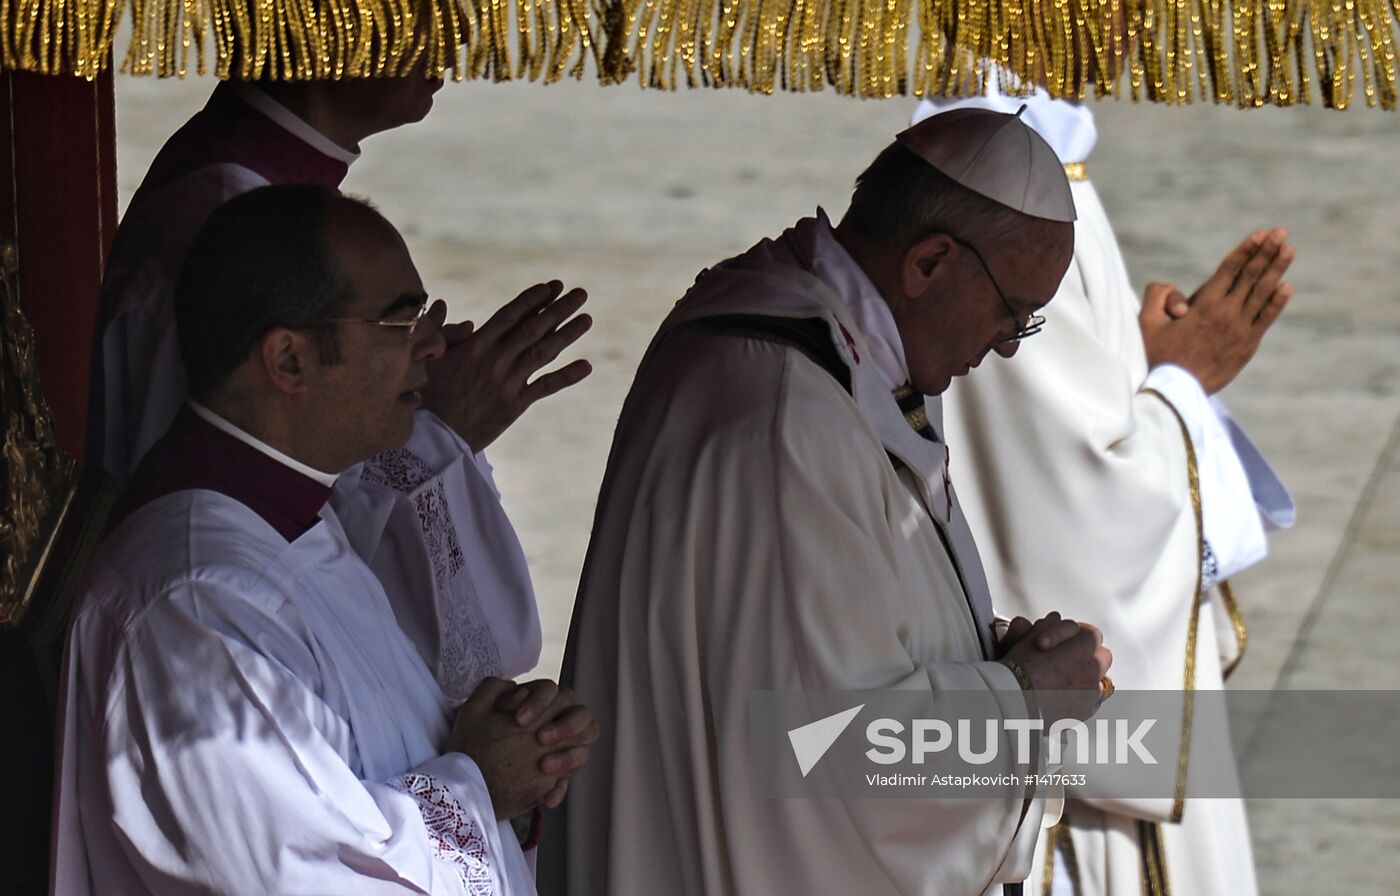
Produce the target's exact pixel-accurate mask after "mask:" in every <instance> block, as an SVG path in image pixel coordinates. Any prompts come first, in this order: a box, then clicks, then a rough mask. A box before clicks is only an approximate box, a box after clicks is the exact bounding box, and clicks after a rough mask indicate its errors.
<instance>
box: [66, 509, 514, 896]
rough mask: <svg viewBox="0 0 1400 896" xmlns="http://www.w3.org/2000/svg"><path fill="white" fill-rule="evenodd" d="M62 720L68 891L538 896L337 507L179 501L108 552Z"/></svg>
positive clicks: (129, 525)
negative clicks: (278, 514)
mask: <svg viewBox="0 0 1400 896" xmlns="http://www.w3.org/2000/svg"><path fill="white" fill-rule="evenodd" d="M64 689H65V698H64V702H63V706H62V709H61V731H60V754H59V776H60V777H59V788H58V804H57V819H56V825H55V827H56V834H55V844H56V845H55V864H54V869H53V870H54V892H55V893H58V894H60V896H82V894H88V893H94V894H95V893H101V894H109V893H110V894H139V893H154V894H174V893H196V892H198V893H230V894H246V893H433V894H438V893H441V894H472V896H486V894H529V893H533V892H534V887H533V881H532V876H531V873H530V870H529V868H528V867H527V865H526V861H525V857H524V856H523V855H522V853H521V849H520V845H519V842H518V841H517V840H516V838H515V835H514V832H513V830H512V828H511V826H510V824H509V823H498V822H497V821H496V819H495V814H494V812H493V810H492V807H491V800H490V796H489V794H488V793H487V791H486V786H485V783H484V781H483V780H482V777H481V774H480V771H479V770H478V769H477V767H476V765H475V764H474V763H473V762H472V761H471V760H470V759H469V758H468V757H466V756H464V755H462V754H460V753H447V754H443V746H444V744H445V741H446V738H447V733H448V729H449V721H450V718H451V709H452V706H453V705H454V704H453V701H452V700H451V699H450V698H449V697H448V696H447V695H446V694H444V693H443V691H442V689H441V688H440V687H439V686H438V685H437V683H436V682H435V681H434V680H433V676H432V673H431V671H430V670H429V669H428V668H427V666H426V665H425V664H424V663H423V661H422V659H421V657H420V656H419V655H418V652H417V651H416V650H415V648H414V646H413V645H412V644H411V643H410V642H409V640H408V639H407V638H406V637H405V636H404V634H403V632H402V631H401V630H400V629H399V628H398V626H397V625H396V624H395V622H394V615H393V611H392V610H391V609H390V607H389V604H388V601H387V599H386V596H385V594H384V590H383V588H382V587H381V586H380V584H379V582H378V580H377V579H376V577H375V576H374V574H373V573H371V571H370V570H369V569H368V568H367V567H366V566H365V565H364V563H363V562H362V561H361V560H360V559H359V558H358V557H357V556H356V555H355V553H354V552H353V551H351V550H350V546H349V544H348V541H347V536H346V534H345V532H344V530H343V529H342V527H341V524H340V521H339V519H338V518H337V516H336V514H335V512H334V511H333V510H332V509H330V508H329V507H326V508H324V509H323V511H322V514H321V520H320V522H319V523H317V524H316V525H315V526H313V527H312V528H311V529H310V530H309V531H307V532H306V533H305V534H304V535H302V536H301V537H299V538H297V539H296V540H295V541H293V542H291V543H290V544H289V543H288V542H287V541H286V539H285V538H283V537H282V536H281V535H279V534H278V533H277V532H276V531H275V530H274V529H273V528H272V527H271V526H269V525H268V524H267V523H266V522H264V520H263V519H262V518H261V517H259V516H258V515H257V514H255V513H254V512H253V511H251V510H249V509H248V508H247V507H245V506H244V505H243V504H241V503H239V502H237V501H235V500H233V499H232V498H229V497H227V496H225V495H222V494H219V493H216V492H212V491H205V490H188V491H180V492H175V493H173V494H170V495H166V496H164V497H161V498H159V499H157V500H155V501H153V502H152V503H150V504H147V505H146V506H144V507H142V508H140V509H139V510H137V511H136V512H135V513H133V514H132V515H131V516H130V517H128V518H127V519H125V520H124V521H123V522H122V523H121V524H120V525H119V526H118V527H117V529H116V530H115V531H114V532H113V534H112V535H111V536H110V537H109V538H108V540H107V541H106V542H105V543H104V545H103V547H102V548H101V550H100V552H99V554H98V556H97V558H96V559H95V561H94V564H93V567H92V568H91V570H90V579H89V581H88V584H87V587H86V589H85V595H84V599H83V603H82V605H81V607H80V610H79V613H78V615H77V617H76V619H75V621H74V624H73V631H72V634H71V637H70V643H69V652H68V664H67V669H66V672H65V685H64Z"/></svg>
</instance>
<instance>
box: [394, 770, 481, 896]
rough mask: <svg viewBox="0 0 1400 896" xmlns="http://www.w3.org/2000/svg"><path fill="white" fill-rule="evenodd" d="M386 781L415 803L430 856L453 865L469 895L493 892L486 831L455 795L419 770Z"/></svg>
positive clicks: (476, 895)
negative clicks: (425, 835) (430, 851)
mask: <svg viewBox="0 0 1400 896" xmlns="http://www.w3.org/2000/svg"><path fill="white" fill-rule="evenodd" d="M386 783H387V784H388V785H389V786H390V787H392V788H394V789H395V790H398V791H400V792H402V793H406V794H408V795H409V796H411V797H413V799H414V801H415V802H417V803H418V811H419V812H421V813H422V815H423V825H424V826H425V827H426V828H427V829H428V840H429V843H430V845H431V846H432V850H433V855H434V857H435V858H437V859H438V860H439V861H441V862H446V863H448V864H450V865H453V866H455V870H456V871H457V874H458V876H459V877H460V878H461V880H462V887H463V888H464V889H465V890H466V892H467V893H469V894H471V896H497V889H496V875H495V874H493V873H492V870H491V857H490V855H489V851H488V849H487V845H486V844H487V841H486V833H485V832H484V831H482V830H481V827H480V826H479V825H478V824H477V823H476V821H475V819H473V818H472V816H471V814H470V813H468V812H467V810H466V809H465V808H464V807H463V806H462V804H461V802H460V801H459V800H458V799H457V797H456V795H455V794H454V793H453V792H452V791H451V790H450V789H449V788H448V787H447V786H446V785H444V784H442V783H440V782H439V781H438V780H437V779H436V778H434V777H433V776H431V775H426V774H422V773H420V772H410V773H409V774H406V775H402V776H400V777H398V778H394V779H393V780H390V781H388V782H386Z"/></svg>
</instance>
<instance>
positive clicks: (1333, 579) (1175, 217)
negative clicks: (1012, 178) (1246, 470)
mask: <svg viewBox="0 0 1400 896" xmlns="http://www.w3.org/2000/svg"><path fill="white" fill-rule="evenodd" d="M210 86H211V82H208V81H200V80H197V79H190V80H187V81H184V82H177V81H165V82H158V81H155V80H152V79H134V78H125V77H122V78H118V81H117V97H118V105H117V133H118V166H119V167H118V181H119V186H120V191H121V202H122V204H123V207H124V206H125V203H126V201H127V200H128V199H129V198H130V195H131V193H132V191H133V190H134V189H135V187H136V185H137V183H139V181H140V178H141V176H142V174H143V173H144V171H145V169H146V167H147V165H148V164H149V162H150V159H151V158H152V157H153V156H154V153H155V151H156V150H157V149H158V148H159V146H160V144H161V142H162V141H163V140H164V139H165V137H166V136H168V135H169V134H170V133H171V132H173V131H174V129H175V128H176V127H178V126H179V124H180V123H181V122H183V121H184V120H185V119H186V118H187V117H188V116H189V115H190V114H191V113H192V112H193V111H195V110H196V109H197V108H198V107H199V106H200V105H201V104H202V103H203V101H204V98H205V97H206V96H207V94H208V91H209V89H210ZM911 107H912V103H909V102H905V101H889V102H873V101H858V100H850V99H843V98H840V97H836V96H834V95H831V94H829V93H828V94H819V95H795V96H794V95H788V96H777V97H756V96H748V95H746V94H742V93H738V92H732V91H714V90H698V91H691V92H685V93H680V94H677V95H667V94H660V93H654V92H647V91H641V90H638V89H637V88H636V87H635V85H632V84H629V85H624V86H620V87H614V88H609V89H600V88H598V87H596V85H593V84H575V83H572V82H570V83H564V84H560V85H553V86H550V87H548V88H544V87H541V86H539V85H534V84H505V85H490V84H451V83H449V84H448V85H447V86H446V87H445V88H444V89H443V90H442V91H441V92H440V93H439V94H438V97H437V104H436V109H435V111H434V112H433V114H432V115H430V116H429V118H428V119H427V121H425V122H424V123H422V124H420V125H417V126H414V127H411V128H406V129H402V130H400V131H397V132H393V133H390V134H386V135H382V136H379V137H376V138H373V139H372V140H370V141H368V142H367V143H366V146H365V150H366V154H365V157H364V158H363V159H362V160H361V161H360V162H359V163H357V164H356V166H355V167H354V169H353V170H352V172H351V175H350V178H349V181H348V183H347V185H346V189H347V190H348V191H350V192H354V193H359V194H363V195H367V196H369V197H372V198H373V199H374V200H375V202H376V203H377V204H378V205H379V206H380V207H381V209H383V211H384V212H385V214H386V215H387V216H388V217H389V219H390V220H392V221H393V222H395V224H397V225H398V226H399V227H400V229H401V230H402V231H403V232H404V234H405V237H406V238H407V240H408V243H409V246H410V248H411V249H412V251H413V252H414V256H415V259H416V261H417V263H418V266H419V268H420V270H421V272H422V273H423V277H424V281H425V283H426V284H427V285H428V289H429V291H430V292H431V293H433V294H434V295H436V296H441V297H444V298H448V299H449V301H450V302H451V303H452V310H453V314H454V316H467V317H472V318H473V319H475V320H476V321H477V322H478V323H480V322H481V321H482V320H484V317H485V316H486V315H487V314H488V313H489V312H490V311H491V310H492V309H494V308H495V307H497V306H498V305H500V304H501V303H502V302H504V301H505V300H506V299H508V298H510V297H512V296H514V295H515V294H516V293H517V292H518V291H519V290H520V289H521V288H523V287H525V286H527V285H529V284H531V283H534V282H538V281H542V280H547V279H550V278H559V279H562V280H564V281H565V282H566V283H568V284H570V285H575V284H576V285H583V286H585V287H587V288H588V289H589V291H590V294H591V296H592V298H591V300H590V305H589V309H588V310H589V311H590V313H591V314H592V315H593V316H594V318H595V326H594V329H593V332H592V333H591V334H590V335H589V336H587V337H586V338H585V340H584V344H583V347H582V350H581V354H582V355H583V356H586V357H588V358H589V359H590V360H591V361H592V362H593V365H594V373H593V375H592V376H591V377H589V378H588V379H587V380H585V381H584V383H582V384H580V385H579V386H576V387H574V388H573V389H571V390H569V391H568V392H566V393H564V394H563V395H560V396H556V397H554V398H552V399H549V400H547V401H545V402H542V403H541V404H540V405H538V406H537V407H536V408H534V409H533V410H532V411H531V412H530V413H529V414H527V415H526V416H525V418H523V419H522V421H521V422H520V423H519V424H517V425H516V426H515V427H514V428H513V429H512V430H511V431H510V432H509V433H507V434H506V435H505V436H504V437H503V438H502V439H501V440H500V441H499V442H498V443H497V444H496V445H495V446H493V447H492V449H491V450H490V451H489V454H490V456H491V458H492V461H493V463H494V464H495V466H496V474H497V479H498V482H499V484H500V486H501V489H502V491H503V493H504V498H505V501H506V505H507V508H508V509H509V511H510V513H511V517H512V519H513V520H514V522H515V524H516V527H517V529H518V530H519V533H520V537H521V541H522V542H523V543H524V545H525V549H526V553H527V555H528V558H529V561H530V566H531V569H532V570H533V573H534V577H535V586H536V590H537V592H538V596H539V600H540V605H541V614H542V617H543V621H544V629H545V653H544V657H543V658H542V661H541V664H540V668H539V670H538V671H539V674H541V675H548V676H553V675H555V674H556V673H557V670H558V666H559V661H560V656H561V655H562V652H563V639H564V637H565V635H566V633H567V630H568V621H569V614H570V609H571V607H572V603H573V597H574V589H575V587H576V584H577V580H578V573H579V570H580V568H581V566H582V561H583V555H584V550H585V548H586V546H587V538H588V530H589V527H590V525H591V522H592V512H593V505H594V501H595V500H596V497H597V491H598V487H599V484H600V482H601V478H602V472H603V467H604V464H605V461H606V458H607V451H608V446H609V444H610V441H611V435H612V429H613V424H614V422H615V420H616V417H617V413H618V411H619V409H620V407H621V404H622V399H623V397H624V395H625V394H626V391H627V388H628V386H629V384H630V382H631V379H632V375H633V373H634V371H635V368H636V364H637V361H638V360H639V358H640V355H641V352H642V350H643V349H644V348H645V346H646V343H647V341H648V339H649V338H650V336H651V334H652V333H653V331H654V330H655V327H656V325H657V324H658V323H659V321H660V320H661V318H662V317H663V316H664V314H665V313H666V311H667V310H668V309H669V308H670V306H671V304H672V303H673V302H674V301H675V300H676V299H677V298H679V297H680V295H681V294H682V293H683V292H684V291H685V289H686V287H687V286H688V285H689V284H690V283H691V281H692V279H693V277H694V275H695V273H696V272H697V271H699V270H700V269H701V268H702V267H704V266H706V265H709V264H712V263H713V262H715V261H717V260H719V259H722V258H725V257H727V256H730V255H733V254H735V253H737V252H739V251H742V250H743V249H745V248H747V247H748V246H749V245H751V244H752V243H754V242H755V241H757V240H758V239H759V238H761V237H763V236H766V235H771V234H775V233H777V232H779V231H780V230H781V229H782V228H784V227H786V226H787V225H789V224H790V223H791V222H792V221H793V220H795V219H796V218H798V217H800V216H802V215H805V214H810V213H811V211H812V210H813V209H814V208H815V207H816V206H817V205H818V204H820V205H823V206H824V207H826V208H827V209H828V211H829V212H831V214H832V215H833V216H837V215H839V214H840V212H841V211H842V210H843V209H844V207H845V200H846V198H847V197H848V195H849V189H850V185H851V182H852V180H853V179H854V176H855V175H856V174H857V173H858V172H859V171H860V170H861V169H862V168H863V166H864V165H865V164H866V163H868V162H869V161H870V159H872V158H873V157H874V155H875V154H876V152H878V151H879V149H880V148H881V147H882V146H883V145H884V144H885V143H886V142H887V141H888V139H889V137H890V136H891V135H892V134H893V133H894V132H895V131H896V130H898V129H899V128H900V127H901V126H902V125H903V123H904V121H905V120H906V118H907V116H908V114H909V111H910V109H911ZM1095 112H1096V114H1097V115H1098V118H1099V126H1100V134H1101V142H1100V145H1099V148H1098V150H1097V151H1096V152H1095V154H1094V156H1093V159H1092V177H1093V178H1094V181H1095V184H1096V185H1097V187H1098V189H1099V191H1100V193H1101V194H1102V195H1103V198H1104V202H1105V205H1106V206H1107V207H1108V209H1109V213H1110V216H1111V217H1112V219H1113V220H1114V222H1115V224H1116V226H1117V229H1118V234H1119V238H1120V240H1121V242H1122V245H1123V249H1124V252H1125V255H1126V256H1127V259H1128V263H1129V268H1130V270H1131V272H1132V274H1133V277H1134V282H1135V283H1137V284H1138V285H1139V286H1141V285H1142V284H1143V283H1145V282H1146V281H1148V280H1153V279H1156V280H1173V281H1175V282H1177V283H1179V285H1181V286H1182V288H1183V289H1184V290H1186V291H1188V292H1189V291H1190V290H1191V289H1193V288H1194V287H1195V286H1196V285H1197V284H1198V283H1199V282H1200V281H1201V280H1202V279H1203V278H1204V277H1205V276H1207V275H1208V274H1209V273H1210V272H1211V270H1213V269H1214V266H1215V264H1216V263H1217V262H1218V260H1219V258H1220V257H1221V256H1222V255H1223V254H1224V253H1225V252H1226V251H1228V250H1229V249H1230V248H1231V247H1232V246H1233V245H1234V244H1235V243H1236V242H1237V241H1238V240H1239V238H1240V237H1241V236H1242V235H1243V234H1244V233H1245V232H1247V231H1248V230H1250V229H1252V228H1255V227H1259V226H1265V225H1272V224H1280V225H1282V226H1285V227H1287V228H1289V230H1290V232H1291V234H1292V238H1293V240H1294V242H1295V244H1296V245H1297V247H1298V260H1297V262H1296V263H1295V264H1294V266H1293V270H1292V273H1291V277H1290V279H1291V280H1292V281H1293V282H1294V283H1295V285H1296V287H1297V296H1296V298H1295V299H1294V301H1293V304H1292V305H1291V306H1290V308H1289V310H1288V311H1287V312H1286V313H1285V315H1284V317H1283V318H1282V319H1281V320H1280V322H1279V323H1278V324H1277V325H1276V326H1275V327H1274V328H1273V331H1272V333H1271V334H1270V335H1269V337H1268V338H1267V339H1266V340H1265V342H1264V345H1263V347H1262V349H1261V350H1260V352H1259V354H1258V356H1257V357H1256V359H1255V361H1254V362H1253V363H1252V364H1251V366H1250V367H1249V368H1248V369H1247V370H1246V371H1245V372H1244V374H1243V375H1241V376H1240V377H1239V379H1238V380H1237V381H1236V382H1235V383H1233V384H1231V386H1230V387H1229V388H1228V389H1227V390H1226V392H1225V395H1224V397H1225V398H1226V399H1227V401H1228V402H1229V403H1230V406H1231V408H1232V410H1233V411H1234V413H1235V414H1236V416H1237V417H1238V418H1239V420H1240V421H1241V423H1242V424H1243V425H1244V426H1245V428H1246V429H1247V430H1248V431H1249V432H1250V433H1251V435H1253V436H1254V438H1255V440H1256V442H1257V443H1258V444H1259V445H1260V447H1261V448H1262V449H1263V450H1264V452H1265V453H1266V455H1267V456H1268V457H1269V458H1270V459H1271V460H1272V461H1273V462H1274V464H1275V466H1276V468H1277V469H1278V470H1279V471H1280V473H1281V475H1282V476H1283V478H1284V480H1285V481H1286V482H1287V483H1288V484H1289V486H1290V487H1291V488H1292V490H1293V493H1294V496H1295V499H1296V500H1297V504H1298V524H1297V525H1296V526H1295V527H1294V528H1293V529H1291V530H1288V531H1283V532H1278V533H1275V534H1274V536H1273V537H1272V540H1271V551H1272V553H1271V556H1270V558H1269V560H1268V561H1267V562H1266V563H1264V564H1263V565H1261V566H1260V567H1257V568H1255V569H1253V570H1250V571H1249V572H1248V573H1246V574H1245V575H1242V576H1240V577H1239V578H1238V579H1237V580H1236V582H1235V585H1236V590H1237V593H1238V594H1239V597H1240V600H1241V604H1242V607H1243V610H1244V612H1245V614H1246V618H1247V621H1248V623H1249V627H1250V642H1249V650H1248V657H1247V658H1246V660H1245V662H1244V663H1243V664H1242V665H1241V667H1240V669H1239V670H1238V672H1237V674H1236V675H1235V677H1234V679H1233V680H1232V686H1235V687H1242V688H1261V689H1262V688H1270V687H1275V686H1280V687H1289V688H1312V689H1323V688H1354V687H1363V688H1385V689H1400V639H1397V636H1396V631H1397V623H1400V605H1397V601H1396V598H1397V594H1398V593H1400V283H1397V278H1396V273H1397V271H1400V264H1398V263H1397V255H1400V179H1397V176H1396V163H1395V161H1394V160H1395V158H1396V157H1397V153H1398V152H1400V139H1397V138H1400V116H1397V115H1396V114H1394V113H1382V112H1378V111H1371V110H1366V109H1353V110H1349V111H1347V112H1343V113H1338V112H1330V111H1327V110H1323V109H1315V108H1300V109H1281V110H1280V109H1263V110H1250V111H1247V112H1242V111H1238V110H1235V109H1229V108H1217V107H1213V106H1195V107H1191V108H1188V109H1167V108H1161V107H1155V106H1147V105H1135V104H1132V103H1130V102H1116V101H1107V102H1101V103H1098V104H1096V107H1095ZM1248 734H1249V733H1245V732H1242V733H1241V736H1242V737H1243V738H1247V737H1248ZM1319 736H1325V732H1320V733H1319ZM1250 811H1251V818H1252V825H1253V833H1254V841H1255V851H1256V855H1255V858H1256V863H1257V865H1258V867H1259V874H1260V883H1261V887H1262V889H1263V891H1264V892H1266V893H1322V892H1348V893H1368V894H1370V893H1374V894H1388V893H1394V892H1397V891H1400V884H1397V882H1396V881H1397V879H1400V802H1396V801H1380V800H1376V801H1360V800H1352V801H1321V800H1311V801H1289V800H1261V801H1254V802H1253V803H1252V804H1251V806H1250Z"/></svg>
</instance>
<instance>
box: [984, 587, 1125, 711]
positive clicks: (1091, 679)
mask: <svg viewBox="0 0 1400 896" xmlns="http://www.w3.org/2000/svg"><path fill="white" fill-rule="evenodd" d="M997 659H998V660H1001V661H1002V662H1005V663H1008V665H1011V664H1014V665H1015V666H1019V667H1020V669H1021V671H1022V672H1023V673H1024V674H1025V677H1026V678H1029V679H1030V681H1029V685H1030V687H1031V689H1033V690H1034V691H1036V692H1037V702H1038V703H1039V705H1040V709H1041V711H1042V713H1044V714H1045V715H1046V721H1047V722H1054V721H1057V720H1059V719H1062V718H1076V719H1087V718H1089V717H1090V716H1092V715H1093V714H1094V711H1095V710H1097V709H1098V708H1099V704H1100V703H1101V702H1103V697H1104V696H1105V692H1104V690H1103V682H1104V681H1105V680H1106V679H1105V676H1106V675H1107V674H1108V668H1109V666H1111V665H1113V654H1112V653H1111V652H1109V649H1108V648H1107V647H1105V646H1103V632H1101V631H1099V629H1098V628H1097V627H1095V626H1093V625H1090V624H1089V623H1087V622H1076V621H1075V620H1073V619H1063V618H1061V617H1060V614H1059V613H1050V614H1048V615H1046V616H1043V617H1041V618H1040V619H1039V620H1037V621H1036V622H1034V623H1032V622H1031V621H1030V620H1029V619H1027V618H1026V617H1024V616H1017V617H1016V618H1015V619H1013V620H1011V625H1010V626H1009V627H1008V628H1007V629H1006V633H1005V634H1003V635H1002V636H1001V638H1000V639H999V640H998V641H997ZM1018 677H1020V676H1018ZM1026 683H1027V682H1024V681H1023V682H1022V684H1023V685H1024V684H1026ZM1041 692H1044V695H1043V696H1042V694H1041ZM1045 698H1049V699H1045Z"/></svg>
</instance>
